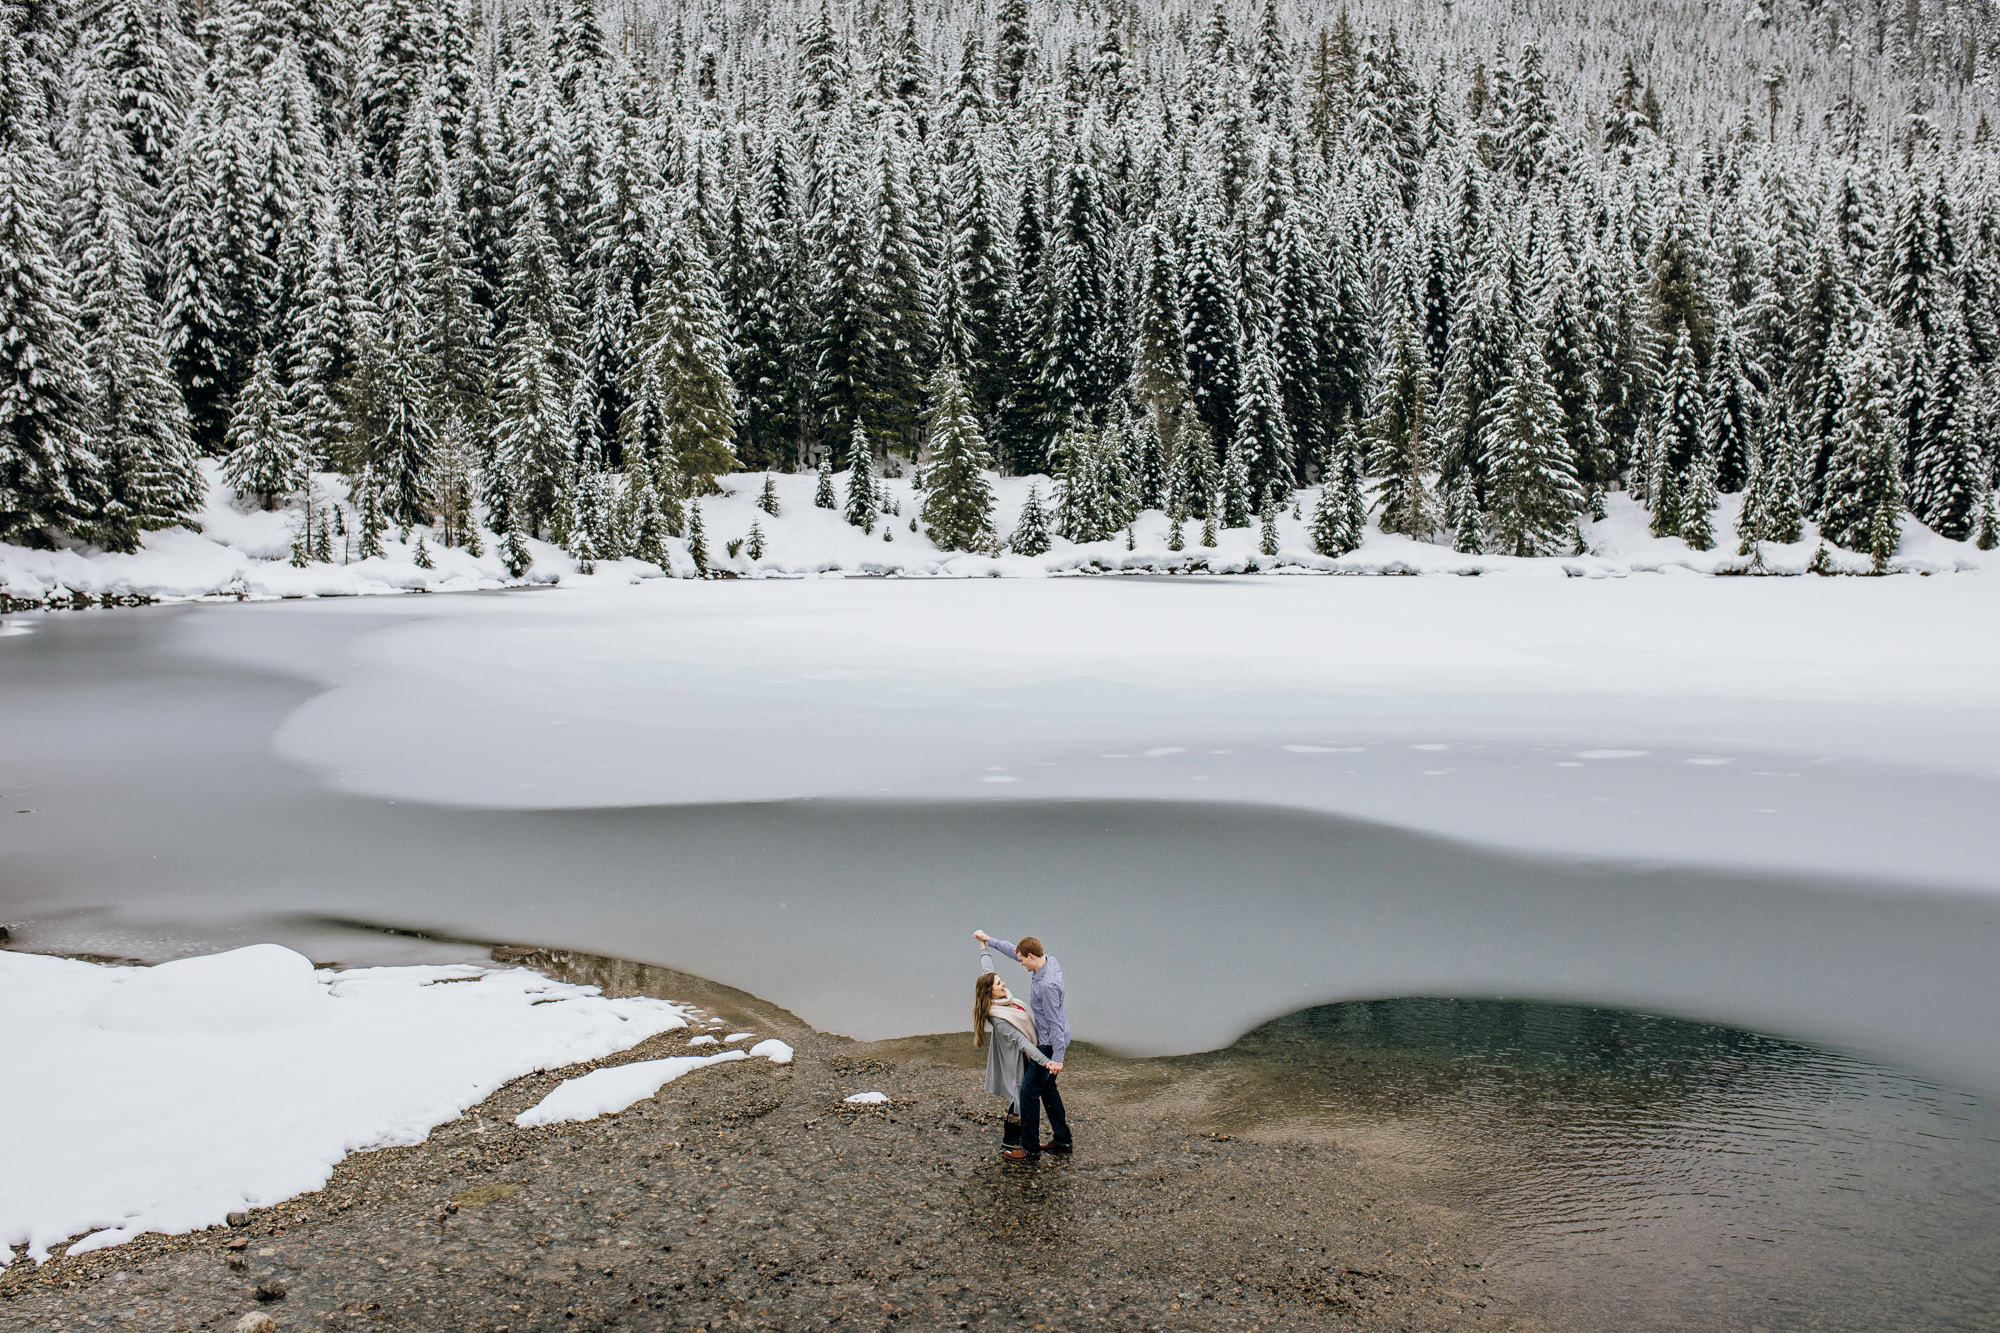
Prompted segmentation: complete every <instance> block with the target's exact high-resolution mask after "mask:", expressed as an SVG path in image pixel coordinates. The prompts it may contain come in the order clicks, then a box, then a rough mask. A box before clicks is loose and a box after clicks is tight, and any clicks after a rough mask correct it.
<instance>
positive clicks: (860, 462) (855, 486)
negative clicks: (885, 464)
mask: <svg viewBox="0 0 2000 1333" xmlns="http://www.w3.org/2000/svg"><path fill="white" fill-rule="evenodd" d="M847 460H848V464H849V466H850V469H851V470H850V471H849V472H848V474H847V521H848V523H849V524H851V525H852V526H854V527H857V528H860V529H861V530H862V531H863V532H866V533H870V534H872V533H873V532H874V531H875V519H876V517H877V512H878V511H877V507H876V506H877V503H878V498H877V496H876V493H875V467H874V464H875V451H874V448H873V446H871V445H870V444H869V443H868V432H867V431H865V430H863V429H862V427H861V423H860V422H859V421H856V422H855V423H854V440H853V443H852V444H850V445H849V446H848V450H847Z"/></svg>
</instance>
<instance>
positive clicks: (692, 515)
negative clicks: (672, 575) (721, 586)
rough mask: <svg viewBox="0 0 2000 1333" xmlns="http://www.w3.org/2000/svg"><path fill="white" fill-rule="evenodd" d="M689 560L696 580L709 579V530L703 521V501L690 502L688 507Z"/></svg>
mask: <svg viewBox="0 0 2000 1333" xmlns="http://www.w3.org/2000/svg"><path fill="white" fill-rule="evenodd" d="M687 544H688V559H689V560H690V561H692V562H693V564H694V571H695V577H696V578H704V579H705V578H707V577H708V529H707V527H706V526H704V525H703V523H702V520H701V501H699V500H689V501H688V505H687Z"/></svg>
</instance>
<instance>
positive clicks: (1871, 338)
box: [1819, 321, 1902, 559]
mask: <svg viewBox="0 0 2000 1333" xmlns="http://www.w3.org/2000/svg"><path fill="white" fill-rule="evenodd" d="M1887 343H1888V337H1887V333H1886V331H1885V329H1884V321H1877V322H1876V323H1874V324H1871V325H1870V326H1869V327H1868V330H1867V332H1866V333H1865V334H1864V335H1863V336H1862V339H1861V343H1860V345H1859V346H1857V347H1856V348H1855V349H1854V352H1853V354H1852V355H1851V356H1850V357H1849V358H1848V361H1847V365H1846V367H1845V371H1844V373H1843V375H1842V379H1843V381H1844V382H1845V386H1846V392H1845V394H1844V401H1843V404H1842V408H1841V414H1840V433H1839V435H1838V436H1837V437H1836V438H1835V440H1834V442H1833V446H1832V449H1831V453H1830V457H1829V462H1828V467H1827V475H1826V485H1825V493H1826V499H1825V501H1824V503H1823V504H1822V505H1821V509H1820V516H1819V518H1820V531H1821V532H1822V533H1823V534H1824V535H1825V536H1826V538H1827V540H1829V541H1831V542H1833V543H1834V544H1835V545H1836V546H1844V547H1846V548H1848V549H1849V550H1851V551H1866V552H1869V553H1871V554H1875V553H1877V547H1878V544H1879V542H1880V541H1881V540H1882V539H1883V538H1884V533H1885V531H1886V529H1885V528H1884V525H1883V523H1882V514H1883V510H1884V509H1885V508H1886V507H1887V506H1891V505H1898V506H1899V505H1900V504H1901V489H1902V467H1901V463H1900V457H1901V444H1902V441H1901V439H1900V435H1901V430H1900V425H1901V423H1900V421H1899V420H1898V418H1897V416H1896V412H1895V404H1894V402H1893V399H1892V394H1891V387H1890V382H1889V363H1888V349H1887ZM1885 460H1886V461H1885ZM1885 470H1886V475H1885ZM1893 552H1894V544H1893V542H1892V543H1891V544H1890V547H1889V553H1891V554H1893ZM1880 558H1882V559H1886V558H1887V556H1886V555H1883V556H1880Z"/></svg>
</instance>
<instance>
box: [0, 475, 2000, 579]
mask: <svg viewBox="0 0 2000 1333" xmlns="http://www.w3.org/2000/svg"><path fill="white" fill-rule="evenodd" d="M209 475H210V481H211V492H210V497H209V503H208V506H207V508H206V509H205V510H204V511H203V513H202V515H201V517H200V522H201V531H200V532H199V533H195V532H189V531H187V530H185V529H181V528H175V529H170V530H167V531H164V532H155V533H149V534H148V535H147V536H146V538H145V542H144V545H143V547H142V549H141V550H139V551H137V552H135V553H132V554H129V555H117V554H108V553H105V552H101V551H96V550H94V549H91V548H76V549H68V550H59V551H34V550H29V549H27V548H25V547H20V546H13V545H7V544H4V543H0V595H4V596H6V597H9V598H12V599H13V600H15V601H18V602H29V603H33V602H42V601H47V600H55V601H58V602H73V601H77V600H82V599H86V598H88V599H102V598H105V597H119V598H131V597H142V598H148V599H152V600H156V601H173V600H184V599H190V598H199V597H212V596H219V597H245V598H271V597H314V596H324V597H330V596H353V595H366V594H373V593H389V592H419V591H421V592H457V591H470V590H474V589H480V588H497V587H503V586H506V585H507V584H508V583H510V582H513V580H510V579H509V578H508V575H507V572H506V570H505V569H504V568H503V567H502V564H501V562H500V558H499V556H498V554H497V549H498V542H496V541H495V540H494V539H493V538H492V536H491V534H488V535H487V537H486V539H485V541H484V542H483V544H482V554H481V555H479V556H473V555H470V554H468V553H466V552H465V551H462V550H456V549H453V548H449V547H444V546H441V545H439V544H438V543H437V542H436V541H435V540H434V539H427V540H425V549H426V550H427V551H428V553H429V556H430V558H431V560H432V563H433V566H434V567H433V568H430V569H424V568H422V567H420V566H419V564H418V563H417V550H418V540H419V539H420V538H422V537H423V536H424V534H422V533H409V534H403V536H405V537H407V540H398V536H399V534H397V533H395V532H391V533H390V534H389V540H388V542H387V548H388V549H387V552H386V554H384V555H383V556H380V557H376V558H374V559H370V560H352V559H349V558H347V557H348V554H349V551H350V550H351V546H352V541H351V540H348V539H342V540H337V541H336V558H335V562H334V563H332V564H316V565H310V566H307V567H306V568H303V569H299V568H294V567H293V566H292V565H291V564H290V563H289V556H290V551H291V545H292V534H293V532H294V530H295V524H296V522H297V515H296V513H295V512H294V511H278V512H272V513H266V512H264V511H262V510H258V509H256V508H254V507H252V508H247V509H246V508H245V507H244V506H243V505H241V504H239V503H238V502H236V501H235V500H234V499H233V498H232V497H230V496H229V495H228V493H227V492H226V491H225V490H223V489H222V488H221V486H220V484H219V474H218V472H217V471H216V469H215V467H214V466H213V465H209ZM723 480H724V492H725V493H724V494H722V495H719V496H711V497H709V498H707V499H705V500H703V501H702V510H703V514H704V515H705V520H706V529H707V533H708V547H709V558H710V562H711V567H712V568H714V569H716V570H720V571H725V572H728V573H731V574H734V575H737V576H739V577H748V578H775V577H802V576H810V575H839V574H859V575H871V576H886V575H896V576H907V577H956V578H973V577H989V576H995V577H1038V576H1045V575H1050V574H1065V573H1089V572H1110V571H1131V570H1205V571H1208V572H1211V573H1244V572H1247V571H1252V570H1257V569H1266V570H1276V569H1284V570H1289V571H1293V572H1307V571H1312V572H1334V573H1349V574H1435V573H1457V574H1471V573H1485V574H1501V575H1511V576H1517V577H1536V576H1549V577H1555V576H1560V575H1568V576H1571V577H1583V578H1612V577H1620V576H1624V575H1628V574H1636V573H1652V572H1659V573H1693V574H1713V573H1721V572H1730V573H1733V572H1741V571H1744V570H1746V569H1754V572H1769V573H1779V574H1801V573H1804V572H1805V570H1806V567H1807V565H1808V564H1810V563H1811V561H1812V558H1813V555H1814V553H1815V552H1816V551H1817V550H1818V547H1819V543H1818V540H1817V537H1816V536H1815V535H1814V534H1813V533H1812V532H1811V531H1810V529H1809V530H1808V532H1807V535H1806V537H1805V538H1804V539H1803V540H1801V541H1799V542H1796V543H1793V544H1791V545H1788V546H1766V547H1765V548H1763V550H1762V551H1761V552H1760V554H1759V556H1758V557H1757V558H1756V559H1755V560H1754V561H1753V560H1751V559H1748V558H1745V557H1743V556H1740V555H1738V554H1737V553H1736V546H1737V543H1736V538H1735V533H1734V522H1735V512H1736V509H1737V507H1738V505H1739V503H1740V502H1739V500H1738V499H1736V498H1734V497H1731V498H1727V499H1725V501H1724V504H1723V508H1722V509H1721V511H1720V512H1718V514H1717V522H1716V528H1717V532H1716V546H1715V548H1714V549H1713V550H1710V551H1695V550H1691V549H1690V548H1689V547H1688V545H1687V544H1686V543H1685V542H1683V541H1681V540H1680V539H1679V538H1658V537H1654V536H1652V535H1651V533H1650V532H1648V530H1647V517H1646V514H1645V512H1644V510H1643V509H1641V508H1640V507H1639V506H1637V505H1636V504H1634V503H1633V502H1632V501H1631V500H1630V499H1629V497H1626V496H1624V495H1622V494H1621V495H1613V496H1612V497H1610V509H1609V513H1608V515H1607V517H1606V518H1605V519H1604V521H1603V522H1600V523H1592V524H1588V525H1586V529H1585V539H1586V542H1587V544H1588V546H1589V553H1588V554H1586V555H1582V556H1563V557H1549V558H1546V559H1538V560H1517V559H1514V558H1511V557H1505V556H1465V555H1459V554H1457V553H1455V552H1453V551H1451V550H1450V549H1448V548H1447V547H1443V546H1436V545H1431V544H1429V543H1425V542H1416V541H1411V540H1410V539H1408V538H1405V537H1397V536H1385V535H1384V534H1382V533H1380V532H1377V531H1374V530H1373V529H1371V530H1370V531H1369V533H1368V536H1367V540H1366V541H1364V542H1363V544H1362V545H1361V547H1360V548H1359V549H1358V550H1355V551H1352V552H1349V553H1348V554H1347V555H1344V556H1341V557H1339V558H1338V559H1332V560H1329V559H1326V558H1324V557H1322V556H1319V555H1317V554H1315V553H1314V551H1313V549H1312V544H1311V540H1310V535H1309V533H1308V531H1307V526H1308V520H1309V519H1310V516H1311V508H1312V503H1313V495H1314V492H1312V491H1301V492H1299V501H1300V506H1299V507H1300V515H1301V516H1300V517H1294V516H1293V515H1292V513H1291V512H1290V511H1287V512H1285V513H1284V514H1282V515H1281V516H1280V518H1279V522H1278V534H1279V552H1278V555H1277V556H1275V557H1269V556H1264V555H1262V554H1260V553H1259V551H1258V543H1259V540H1260V537H1259V533H1258V531H1257V529H1256V528H1254V527H1252V528H1236V529H1227V530H1224V531H1223V532H1221V533H1220V534H1219V535H1218V539H1217V544H1216V546H1215V547H1214V548H1212V549H1211V548H1204V547H1202V546H1201V544H1200V541H1201V533H1200V525H1199V524H1189V525H1188V526H1187V528H1186V529H1185V532H1184V537H1185V541H1186V546H1185V549H1183V550H1180V551H1172V550H1169V549H1168V523H1167V519H1166V516H1165V515H1164V514H1162V513H1160V512H1159V511H1157V510H1154V511H1149V512H1148V513H1146V514H1144V515H1142V516H1141V517H1140V518H1139V520H1138V522H1137V523H1136V524H1134V526H1133V530H1132V534H1131V537H1132V543H1133V544H1132V546H1131V547H1130V549H1128V548H1127V545H1126V539H1125V536H1124V535H1123V534H1121V535H1120V536H1119V537H1116V538H1114V539H1112V540H1109V541H1102V542H1093V543H1088V544H1083V545H1079V544H1077V543H1074V542H1070V541H1066V540H1064V539H1062V538H1060V537H1058V538H1055V539H1054V545H1053V547H1052V548H1051V549H1050V550H1049V551H1048V553H1047V554H1045V555H1042V556H1038V557H1034V558H1028V557H1024V556H1018V555H1011V554H1009V555H1001V556H997V557H995V556H985V555H966V554H962V553H950V552H943V551H940V550H938V548H937V547H936V545H934V544H933V543H932V542H931V541H930V539H929V538H928V537H926V536H925V535H924V534H923V533H922V532H920V531H916V530H913V528H912V526H911V520H912V517H913V516H914V515H915V514H916V512H917V509H918V501H917V498H916V496H915V493H914V491H913V488H912V484H911V481H910V479H909V478H908V477H902V478H896V479H891V480H889V481H887V482H885V483H884V485H886V487H887V488H888V491H889V493H890V495H891V497H892V498H893V499H894V502H895V504H896V506H897V507H898V508H900V509H901V511H902V512H901V513H900V514H892V515H886V516H885V517H884V518H883V520H882V521H881V522H880V523H878V524H877V525H876V527H875V528H874V530H873V531H872V532H866V533H864V532H863V531H862V530H861V529H859V528H855V527H852V526H850V525H848V524H847V523H846V522H845V521H843V519H842V518H841V516H840V513H839V512H838V511H835V510H826V509H817V508H814V507H813V503H812V498H813V493H814V490H815V488H816V486H817V484H818V483H817V480H816V478H815V477H814V476H812V475H810V474H799V475H792V474H782V473H781V474H775V476H774V480H775V483H776V486H777V493H778V496H779V499H780V513H779V516H778V517H776V518H773V517H771V516H769V515H767V514H764V513H762V512H761V511H760V510H759V509H758V508H757V506H756V500H757V497H758V495H759V494H760V493H761V491H762V489H763V484H764V480H765V474H762V473H745V474H738V475H734V476H730V477H726V478H724V479H723ZM341 485H342V483H341V482H340V479H339V478H337V477H333V476H328V477H326V478H324V479H323V487H322V488H323V489H324V490H326V491H327V492H328V493H335V494H337V493H339V490H340V487H341ZM1031 486H1033V487H1038V488H1039V489H1040V491H1041V494H1042V497H1043V500H1044V502H1049V501H1051V500H1052V498H1053V497H1052V489H1053V488H1052V485H1051V483H1050V482H1049V480H1048V479H1047V478H1045V477H1038V478H1029V477H1006V478H999V479H997V482H996V511H995V516H996V527H997V530H998V532H999V534H1000V536H1001V537H1002V538H1003V539H1004V538H1006V537H1007V536H1008V535H1010V534H1011V533H1012V532H1013V530H1014V526H1015V524H1016V522H1017V521H1018V517H1019V514H1020V510H1021V506H1022V504H1023V503H1024V502H1025V500H1026V498H1027V495H1028V490H1029V488H1030V487H1031ZM836 491H837V492H838V493H839V494H840V495H841V496H845V494H846V474H845V473H841V474H837V481H836ZM753 522H756V523H758V524H760V525H761V527H762V529H763V532H764V536H765V541H766V546H765V550H764V554H763V557H762V558H761V559H756V560H753V559H752V558H751V557H750V556H749V555H748V554H746V553H745V552H744V551H743V550H741V549H740V548H739V549H738V550H737V551H735V552H734V553H732V552H731V551H730V549H729V548H730V545H731V543H738V542H741V541H742V540H743V539H745V538H747V537H748V535H749V533H750V527H751V524H752V523H753ZM529 548H530V550H531V551H532V553H533V555H534V557H535V562H534V566H533V567H532V568H531V569H530V570H529V571H528V574H527V576H526V579H525V581H526V582H529V583H546V582H551V581H556V580H561V579H573V578H575V577H576V568H577V566H576V561H575V560H573V559H572V558H570V556H568V555H567V554H565V553H564V552H563V551H561V550H559V549H557V548H556V547H553V546H550V545H548V544H547V543H545V542H537V541H531V542H530V543H529ZM673 563H674V567H673V570H672V572H673V573H674V574H677V575H681V576H687V575H690V574H692V573H693V572H694V565H693V562H692V561H691V560H689V559H687V558H686V550H685V543H681V544H679V545H678V546H677V548H676V552H675V559H674V562H673ZM1835 563H1836V565H1837V566H1838V567H1840V568H1842V569H1845V570H1849V571H1852V572H1857V573H1859V572H1864V571H1866V570H1867V569H1868V568H1869V562H1868V561H1867V560H1866V559H1864V558H1862V557H1859V556H1855V555H1852V554H1849V553H1844V552H1843V553H1836V555H1835ZM1995 565H2000V553H1987V552H1981V551H1978V550H1976V549H1975V548H1973V547H1972V546H1971V545H1970V544H1969V543H1965V542H1951V541H1946V540H1944V539H1943V538H1940V537H1938V536H1937V535H1936V534H1935V533H1932V532H1930V531H1929V530H1928V529H1926V528H1924V527H1923V526H1922V525H1921V524H1918V523H1917V522H1916V521H1915V520H1914V519H1906V520H1905V531H1904V538H1903V549H1902V553H1901V554H1900V555H1899V556H1898V557H1897V558H1896V561H1895V565H1894V567H1895V569H1897V570H1898V571H1901V572H1908V573H1945V572H1952V571H1957V570H1970V569H1984V568H1990V567H1993V566H1995ZM661 573H662V571H661V570H660V569H658V568H657V567H655V566H653V565H649V564H645V563H644V562H641V561H637V560H618V561H605V562H601V563H600V564H599V565H598V566H597V570H596V573H595V575H594V577H597V578H600V579H604V578H609V579H614V580H617V581H621V582H629V581H631V580H634V579H638V578H645V577H657V576H659V575H660V574H661Z"/></svg>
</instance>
